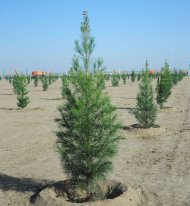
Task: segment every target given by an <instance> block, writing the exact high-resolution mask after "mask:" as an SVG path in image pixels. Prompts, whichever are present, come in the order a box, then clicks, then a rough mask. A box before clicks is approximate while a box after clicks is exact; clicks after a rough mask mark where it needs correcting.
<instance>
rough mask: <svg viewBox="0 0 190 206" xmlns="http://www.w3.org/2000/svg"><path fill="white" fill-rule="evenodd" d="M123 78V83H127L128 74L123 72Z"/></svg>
mask: <svg viewBox="0 0 190 206" xmlns="http://www.w3.org/2000/svg"><path fill="white" fill-rule="evenodd" d="M121 78H122V79H123V84H126V79H127V74H125V73H122V75H121Z"/></svg>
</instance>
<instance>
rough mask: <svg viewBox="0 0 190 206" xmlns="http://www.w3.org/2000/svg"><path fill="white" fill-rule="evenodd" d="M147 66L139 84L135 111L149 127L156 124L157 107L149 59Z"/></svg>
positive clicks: (142, 124)
mask: <svg viewBox="0 0 190 206" xmlns="http://www.w3.org/2000/svg"><path fill="white" fill-rule="evenodd" d="M145 66H146V70H145V71H144V72H143V74H142V80H141V82H140V84H139V89H140V91H139V93H138V94H137V105H136V108H135V110H134V111H133V113H134V115H135V118H136V119H137V120H138V121H139V123H140V124H141V126H142V127H144V128H149V127H152V126H154V122H155V120H156V107H155V105H154V97H153V89H152V84H151V79H150V77H149V69H148V62H147V61H146V65H145Z"/></svg>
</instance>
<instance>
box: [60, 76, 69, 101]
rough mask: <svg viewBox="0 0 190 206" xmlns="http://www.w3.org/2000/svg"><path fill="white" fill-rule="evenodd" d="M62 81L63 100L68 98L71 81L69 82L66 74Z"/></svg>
mask: <svg viewBox="0 0 190 206" xmlns="http://www.w3.org/2000/svg"><path fill="white" fill-rule="evenodd" d="M61 80H62V86H61V95H62V98H63V99H64V98H65V97H66V93H67V88H68V85H69V80H68V77H67V76H66V75H64V74H63V76H62V77H61Z"/></svg>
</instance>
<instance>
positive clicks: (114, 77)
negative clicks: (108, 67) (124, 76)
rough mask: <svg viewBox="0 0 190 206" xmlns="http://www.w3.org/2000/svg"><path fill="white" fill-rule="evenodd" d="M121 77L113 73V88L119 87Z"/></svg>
mask: <svg viewBox="0 0 190 206" xmlns="http://www.w3.org/2000/svg"><path fill="white" fill-rule="evenodd" d="M119 79H120V78H119V77H118V75H117V74H116V73H113V74H112V76H111V82H112V86H113V87H117V86H118V85H119Z"/></svg>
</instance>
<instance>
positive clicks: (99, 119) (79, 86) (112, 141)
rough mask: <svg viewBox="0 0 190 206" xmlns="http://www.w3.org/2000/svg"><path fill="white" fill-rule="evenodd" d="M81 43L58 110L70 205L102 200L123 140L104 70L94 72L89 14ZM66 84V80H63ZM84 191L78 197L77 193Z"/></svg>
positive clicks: (77, 44) (82, 25)
mask: <svg viewBox="0 0 190 206" xmlns="http://www.w3.org/2000/svg"><path fill="white" fill-rule="evenodd" d="M81 33H82V35H81V42H79V41H75V50H76V53H77V56H75V57H74V59H73V66H72V69H71V71H70V72H69V84H65V83H64V85H65V92H64V95H65V98H66V103H65V104H63V105H62V106H60V107H59V109H58V110H59V112H60V119H58V120H57V121H58V124H59V131H58V132H57V133H56V135H57V137H58V149H59V153H60V156H61V162H62V165H63V167H64V171H65V172H66V173H67V175H68V177H69V179H70V184H71V186H72V188H74V191H73V194H72V196H70V199H71V200H70V201H74V202H83V201H92V200H95V199H97V198H100V196H102V191H100V189H99V187H98V183H99V181H102V180H104V179H105V178H106V177H107V174H108V172H110V170H111V168H112V161H111V159H112V157H113V156H114V155H115V154H116V151H117V144H118V141H119V140H120V136H119V135H118V134H117V132H118V130H119V128H121V125H120V123H119V122H118V120H117V116H116V108H115V107H114V106H113V105H112V104H111V102H110V99H109V97H107V96H105V95H104V94H103V88H104V81H102V76H104V74H103V73H102V69H101V68H100V67H99V66H101V67H102V65H98V64H97V67H96V68H95V69H93V68H92V65H93V64H92V62H91V55H92V52H93V50H94V47H95V43H94V38H93V37H91V34H90V25H89V19H88V14H87V12H84V21H83V22H82V23H81ZM63 82H65V79H64V80H63ZM77 188H78V189H80V191H81V190H82V191H83V192H82V194H83V195H82V196H80V195H81V194H77V191H79V190H77Z"/></svg>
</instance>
